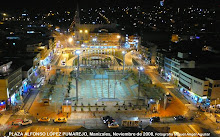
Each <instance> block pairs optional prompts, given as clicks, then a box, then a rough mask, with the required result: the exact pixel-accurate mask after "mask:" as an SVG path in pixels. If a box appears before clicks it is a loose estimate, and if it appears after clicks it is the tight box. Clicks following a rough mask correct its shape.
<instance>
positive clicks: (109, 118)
mask: <svg viewBox="0 0 220 137" xmlns="http://www.w3.org/2000/svg"><path fill="white" fill-rule="evenodd" d="M101 119H102V121H103V123H104V124H107V123H108V122H110V123H113V122H114V121H115V120H114V119H113V118H112V117H110V116H105V117H101Z"/></svg>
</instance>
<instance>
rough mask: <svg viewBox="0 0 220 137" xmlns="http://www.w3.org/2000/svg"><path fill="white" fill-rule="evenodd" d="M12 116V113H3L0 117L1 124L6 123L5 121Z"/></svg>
mask: <svg viewBox="0 0 220 137" xmlns="http://www.w3.org/2000/svg"><path fill="white" fill-rule="evenodd" d="M10 117H11V114H8V115H3V116H1V118H0V125H5V123H6V122H7V121H8V119H9V118H10Z"/></svg>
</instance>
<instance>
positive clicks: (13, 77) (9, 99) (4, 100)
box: [0, 60, 22, 110]
mask: <svg viewBox="0 0 220 137" xmlns="http://www.w3.org/2000/svg"><path fill="white" fill-rule="evenodd" d="M21 85H22V66H21V65H20V64H15V63H13V62H12V61H5V60H4V61H0V95H1V96H0V102H1V104H0V109H1V110H4V109H6V107H8V106H11V105H16V104H17V103H19V102H16V100H17V98H19V97H20V92H19V89H20V87H21Z"/></svg>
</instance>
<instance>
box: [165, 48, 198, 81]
mask: <svg viewBox="0 0 220 137" xmlns="http://www.w3.org/2000/svg"><path fill="white" fill-rule="evenodd" d="M181 68H195V61H193V60H191V59H190V58H189V57H188V54H187V53H181V52H178V55H177V56H166V57H165V58H164V73H165V79H166V80H167V81H171V82H172V83H174V84H175V85H178V83H179V71H180V69H181Z"/></svg>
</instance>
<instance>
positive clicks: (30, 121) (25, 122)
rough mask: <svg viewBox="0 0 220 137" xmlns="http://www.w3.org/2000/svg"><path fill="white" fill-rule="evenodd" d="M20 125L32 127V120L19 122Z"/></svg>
mask: <svg viewBox="0 0 220 137" xmlns="http://www.w3.org/2000/svg"><path fill="white" fill-rule="evenodd" d="M18 124H19V125H21V126H26V125H31V124H32V120H30V119H26V118H25V119H24V120H23V121H21V122H19V123H18Z"/></svg>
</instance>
